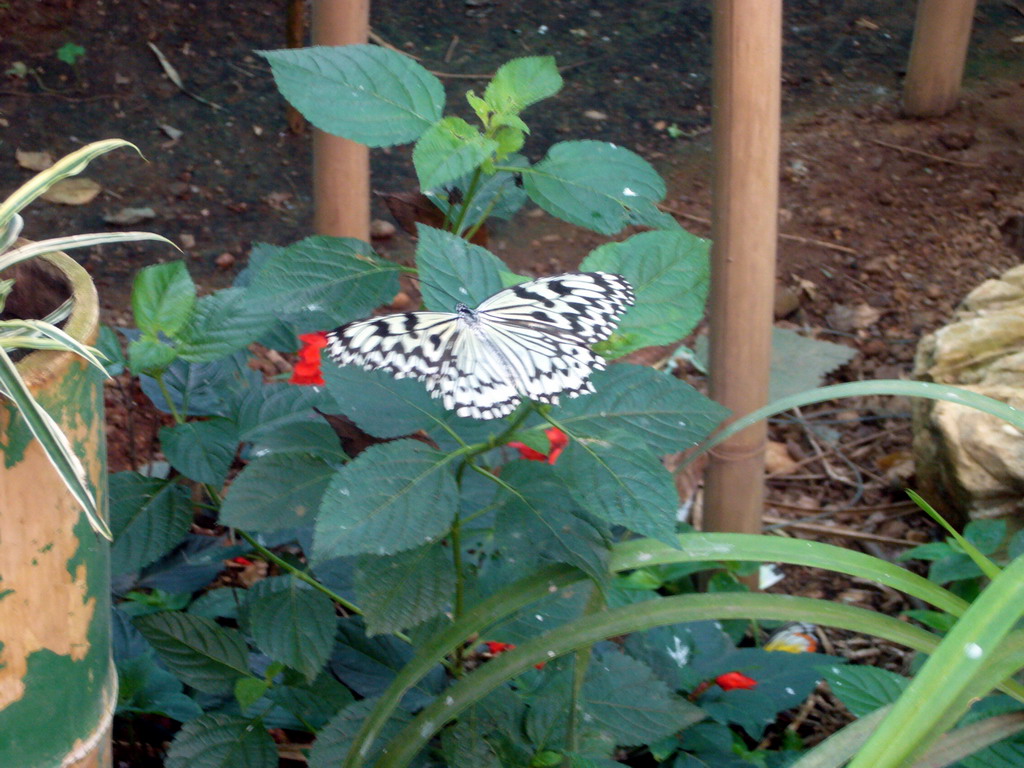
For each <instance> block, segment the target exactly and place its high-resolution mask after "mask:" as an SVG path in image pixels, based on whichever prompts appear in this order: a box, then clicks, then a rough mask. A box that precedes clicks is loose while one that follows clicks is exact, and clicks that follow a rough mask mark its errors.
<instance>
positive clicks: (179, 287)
mask: <svg viewBox="0 0 1024 768" xmlns="http://www.w3.org/2000/svg"><path fill="white" fill-rule="evenodd" d="M195 305H196V286H195V283H193V282H192V278H191V276H190V275H189V273H188V269H187V268H186V267H185V262H183V261H172V262H170V263H167V264H154V265H153V266H151V267H145V268H144V269H140V270H139V272H138V274H136V276H135V282H134V284H133V285H132V313H133V314H134V316H135V325H136V326H138V328H139V330H140V331H142V332H143V333H145V334H147V335H149V336H154V337H155V336H157V335H158V334H161V333H163V334H166V335H167V336H174V335H175V334H177V333H178V331H180V330H181V329H182V328H184V327H185V324H186V323H187V322H188V320H189V318H190V317H191V316H192V310H193V309H194V308H195Z"/></svg>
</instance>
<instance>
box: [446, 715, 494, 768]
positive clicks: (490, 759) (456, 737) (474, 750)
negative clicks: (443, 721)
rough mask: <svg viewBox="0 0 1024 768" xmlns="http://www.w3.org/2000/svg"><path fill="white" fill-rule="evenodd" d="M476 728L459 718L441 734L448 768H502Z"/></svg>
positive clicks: (492, 750)
mask: <svg viewBox="0 0 1024 768" xmlns="http://www.w3.org/2000/svg"><path fill="white" fill-rule="evenodd" d="M484 736H485V734H484V733H482V732H481V731H480V730H479V728H478V727H474V725H471V724H469V723H466V722H463V720H462V719H461V718H460V719H459V721H458V722H457V723H455V725H453V726H452V727H451V728H447V729H445V731H444V732H443V733H442V734H441V748H442V750H443V752H444V757H445V764H446V765H448V766H449V768H502V764H501V761H500V760H499V759H498V756H497V754H495V752H494V749H493V748H492V747H491V745H490V744H488V743H487V740H486V739H485V738H484Z"/></svg>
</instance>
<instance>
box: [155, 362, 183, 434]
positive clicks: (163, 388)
mask: <svg viewBox="0 0 1024 768" xmlns="http://www.w3.org/2000/svg"><path fill="white" fill-rule="evenodd" d="M155 378H156V383H157V384H158V385H159V387H160V394H161V395H163V396H164V402H165V403H167V407H168V408H169V409H170V411H171V416H173V417H174V423H175V424H184V423H185V419H184V417H182V415H181V414H180V413H178V409H177V408H175V407H174V402H173V401H172V400H171V391H170V390H169V389H167V382H165V381H164V372H163V371H160V373H158V374H157V375H156V377H155Z"/></svg>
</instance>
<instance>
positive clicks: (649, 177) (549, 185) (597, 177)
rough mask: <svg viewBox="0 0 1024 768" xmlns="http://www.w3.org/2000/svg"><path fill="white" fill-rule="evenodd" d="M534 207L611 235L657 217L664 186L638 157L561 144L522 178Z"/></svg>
mask: <svg viewBox="0 0 1024 768" xmlns="http://www.w3.org/2000/svg"><path fill="white" fill-rule="evenodd" d="M523 184H524V186H525V187H526V193H527V194H528V195H529V196H530V199H531V200H533V201H534V202H535V203H536V204H537V205H539V206H540V207H541V208H543V209H544V210H545V211H547V212H548V213H550V214H551V215H552V216H557V217H558V218H560V219H562V220H563V221H568V222H569V223H570V224H576V225H577V226H580V227H586V228H587V229H592V230H594V231H595V232H599V233H601V234H602V235H614V234H615V233H616V232H619V231H620V230H621V229H622V228H623V227H625V226H626V225H627V224H631V223H638V222H639V221H642V220H647V219H652V218H655V217H656V216H657V214H658V210H657V208H656V204H657V203H658V202H659V201H660V200H661V199H662V198H664V197H665V182H664V181H662V178H661V176H659V175H658V172H657V171H655V170H654V168H652V167H651V165H650V164H649V163H648V162H647V161H646V160H644V159H643V158H642V157H640V155H637V154H636V153H634V152H630V151H629V150H628V149H625V148H623V147H619V146H616V145H615V144H609V143H607V142H603V141H565V142H561V143H559V144H555V145H554V146H552V147H551V149H549V150H548V154H547V156H546V157H545V158H544V159H543V160H541V161H540V162H539V163H537V164H536V165H535V166H533V167H532V168H530V169H528V170H527V171H526V172H525V173H524V174H523Z"/></svg>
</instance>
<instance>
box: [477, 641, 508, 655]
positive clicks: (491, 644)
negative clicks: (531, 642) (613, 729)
mask: <svg viewBox="0 0 1024 768" xmlns="http://www.w3.org/2000/svg"><path fill="white" fill-rule="evenodd" d="M484 645H486V646H487V650H488V651H490V652H491V653H492V654H494V655H495V656H497V655H499V654H502V653H504V652H505V651H511V650H512V649H513V648H515V645H514V644H513V643H499V642H495V641H494V640H490V641H488V642H486V643H484Z"/></svg>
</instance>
